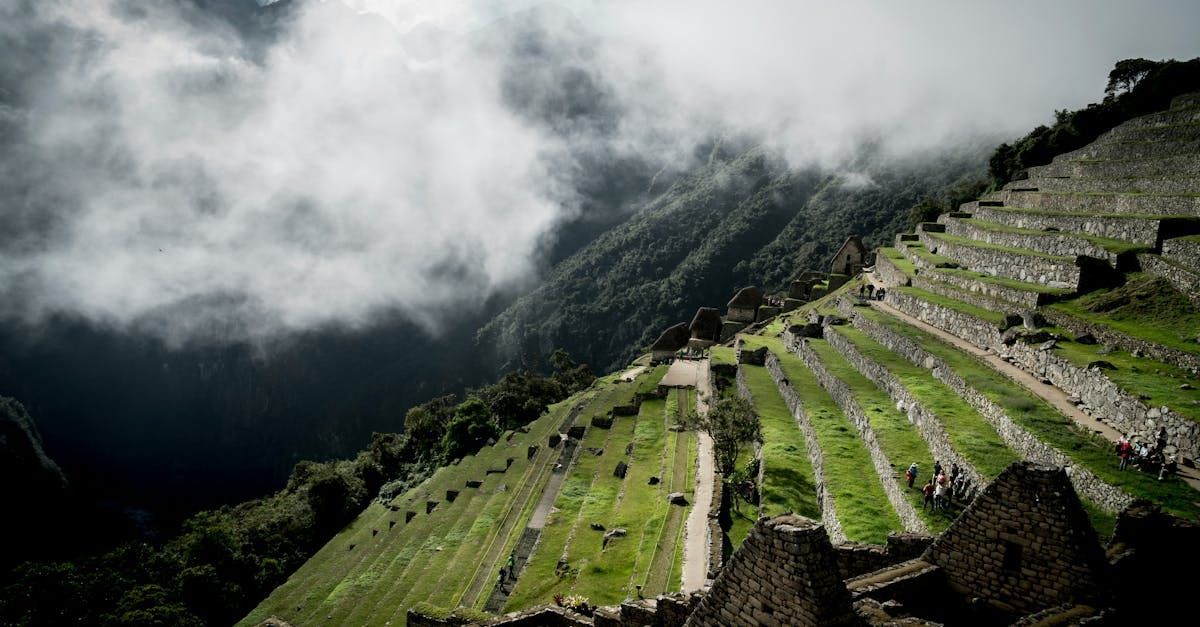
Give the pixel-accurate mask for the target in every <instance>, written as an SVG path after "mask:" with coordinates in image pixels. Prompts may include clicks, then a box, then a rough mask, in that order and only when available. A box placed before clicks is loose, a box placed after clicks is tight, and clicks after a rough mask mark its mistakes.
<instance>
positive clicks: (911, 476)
mask: <svg viewBox="0 0 1200 627" xmlns="http://www.w3.org/2000/svg"><path fill="white" fill-rule="evenodd" d="M904 475H905V476H906V477H908V489H910V490H911V489H912V487H913V482H914V481H916V480H917V462H913V463H912V465H910V466H909V467H908V470H906V471H904Z"/></svg>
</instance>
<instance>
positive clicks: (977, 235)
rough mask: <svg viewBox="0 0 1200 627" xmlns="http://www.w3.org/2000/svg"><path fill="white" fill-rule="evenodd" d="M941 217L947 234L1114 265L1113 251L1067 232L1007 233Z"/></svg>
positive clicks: (1115, 261) (1115, 258) (1114, 255)
mask: <svg viewBox="0 0 1200 627" xmlns="http://www.w3.org/2000/svg"><path fill="white" fill-rule="evenodd" d="M942 220H944V221H945V222H944V224H945V225H946V232H947V233H949V234H951V235H957V236H959V237H966V238H970V239H972V240H975V241H977V242H986V243H988V244H995V245H996V246H1008V247H1010V248H1028V249H1029V250H1036V251H1038V252H1041V253H1045V254H1047V255H1056V256H1060V257H1075V256H1079V255H1083V256H1087V257H1095V258H1097V259H1103V260H1105V261H1108V262H1110V263H1112V264H1113V265H1114V266H1115V265H1116V263H1117V255H1116V254H1114V253H1111V252H1109V251H1107V250H1105V249H1103V248H1101V247H1099V246H1097V245H1096V244H1093V243H1092V242H1090V241H1088V240H1086V239H1084V238H1082V237H1079V236H1077V235H1072V234H1070V233H1042V234H1037V235H1035V234H1031V233H1009V232H1006V231H996V230H992V229H984V228H980V227H979V226H976V225H975V224H972V223H970V222H967V221H966V220H962V219H959V218H945V216H943V217H942V218H939V219H938V221H939V222H940V221H942Z"/></svg>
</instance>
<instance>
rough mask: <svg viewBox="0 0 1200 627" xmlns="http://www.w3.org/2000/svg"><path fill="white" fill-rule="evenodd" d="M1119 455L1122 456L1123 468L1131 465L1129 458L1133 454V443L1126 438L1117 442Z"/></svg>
mask: <svg viewBox="0 0 1200 627" xmlns="http://www.w3.org/2000/svg"><path fill="white" fill-rule="evenodd" d="M1117 456H1118V457H1120V458H1121V470H1125V467H1126V466H1128V465H1129V458H1130V457H1132V456H1133V445H1132V444H1130V443H1129V440H1128V439H1126V438H1121V441H1120V442H1118V443H1117Z"/></svg>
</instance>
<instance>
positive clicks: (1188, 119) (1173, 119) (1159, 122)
mask: <svg viewBox="0 0 1200 627" xmlns="http://www.w3.org/2000/svg"><path fill="white" fill-rule="evenodd" d="M1179 102H1180V104H1181V105H1183V106H1180V107H1174V108H1171V109H1167V110H1166V111H1159V112H1157V113H1150V114H1147V115H1143V116H1141V117H1137V118H1134V119H1132V120H1128V121H1126V122H1123V123H1121V125H1120V126H1118V127H1117V128H1119V129H1122V130H1126V129H1132V128H1151V127H1155V126H1175V125H1177V124H1190V123H1192V122H1200V105H1197V104H1192V103H1191V102H1190V101H1187V100H1180V101H1179Z"/></svg>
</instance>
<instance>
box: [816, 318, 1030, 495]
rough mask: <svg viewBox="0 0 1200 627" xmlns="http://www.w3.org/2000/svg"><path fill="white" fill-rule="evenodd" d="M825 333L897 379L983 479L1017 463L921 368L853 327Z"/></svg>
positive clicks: (974, 416) (988, 429)
mask: <svg viewBox="0 0 1200 627" xmlns="http://www.w3.org/2000/svg"><path fill="white" fill-rule="evenodd" d="M826 332H827V333H829V332H832V333H837V334H839V335H841V336H843V337H845V338H846V339H848V340H850V341H851V342H852V343H853V344H854V346H855V347H856V348H857V349H858V350H859V352H861V353H862V354H863V355H865V356H866V357H867V358H868V359H871V360H872V361H874V362H875V363H877V364H880V365H882V366H883V367H884V368H886V369H887V370H888V372H890V373H891V374H892V375H893V376H895V377H896V378H897V379H899V380H900V383H901V385H903V386H904V388H905V389H906V390H908V391H909V393H910V394H912V395H913V396H914V397H916V399H917V400H918V401H920V402H921V404H922V405H923V406H924V407H925V408H926V409H928V410H929V411H931V412H933V414H934V415H935V416H936V417H937V419H938V420H939V421H940V422H941V423H942V426H943V427H945V429H946V433H947V435H948V437H949V439H950V444H951V445H952V446H953V447H954V449H955V450H956V451H958V452H959V454H961V455H962V456H963V457H965V458H966V459H967V461H969V462H970V463H971V464H973V465H974V466H975V468H976V469H978V470H979V472H981V473H983V475H984V476H986V477H995V476H996V475H998V474H1000V471H1001V470H1004V469H1005V468H1006V467H1008V465H1009V464H1011V463H1012V462H1014V461H1017V460H1018V459H1019V456H1018V455H1017V454H1016V452H1014V451H1013V450H1012V449H1010V448H1008V445H1006V444H1005V443H1004V440H1002V439H1000V435H999V434H998V433H996V430H995V429H993V428H992V425H991V424H989V423H988V422H987V421H986V420H984V419H983V417H982V416H980V415H979V412H976V411H975V408H973V407H971V406H970V405H969V404H968V403H967V402H966V401H964V400H962V399H960V398H958V396H957V395H956V394H955V393H954V390H952V389H950V387H949V386H947V385H945V384H944V383H942V382H940V381H938V380H937V379H935V378H934V377H933V375H932V374H931V373H930V372H929V371H928V370H926V369H925V368H921V367H919V366H916V365H914V364H913V363H912V362H910V361H908V360H907V359H904V358H903V357H901V356H899V355H897V354H896V353H893V352H892V351H890V350H888V349H887V348H886V347H884V346H882V345H880V344H879V343H877V342H875V341H874V340H872V339H871V338H869V337H867V336H866V334H864V333H863V332H862V331H859V330H858V329H855V328H854V327H850V326H842V327H835V328H833V329H832V330H829V329H827V330H826Z"/></svg>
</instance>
